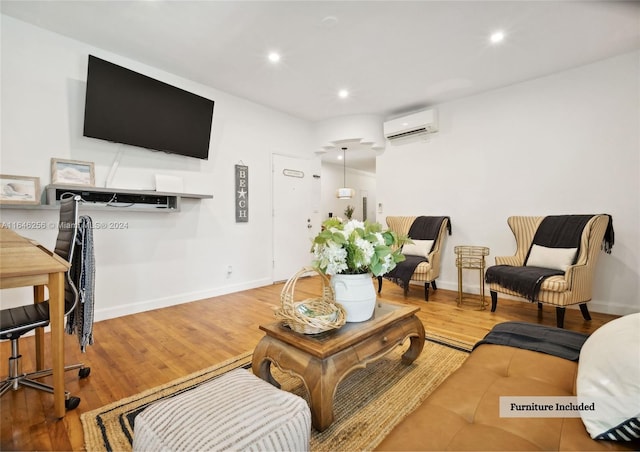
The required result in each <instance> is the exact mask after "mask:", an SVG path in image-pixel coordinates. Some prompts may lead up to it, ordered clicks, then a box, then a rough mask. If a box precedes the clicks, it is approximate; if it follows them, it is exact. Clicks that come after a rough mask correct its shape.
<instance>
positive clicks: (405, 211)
mask: <svg viewBox="0 0 640 452" xmlns="http://www.w3.org/2000/svg"><path fill="white" fill-rule="evenodd" d="M639 60H640V53H638V52H634V53H631V54H626V55H622V56H618V57H615V58H611V59H607V60H604V61H601V62H597V63H594V64H591V65H588V66H584V67H580V68H576V69H573V70H569V71H565V72H562V73H558V74H555V75H552V76H548V77H544V78H539V79H536V80H531V81H528V82H526V83H520V84H516V85H512V86H509V87H505V88H502V89H497V90H494V91H491V92H487V93H484V94H481V95H477V96H473V97H468V98H465V99H462V100H458V101H456V102H450V103H446V104H442V105H439V106H437V109H438V113H439V124H440V132H439V133H437V134H435V135H433V136H432V137H431V139H430V141H428V142H416V143H411V144H406V145H404V146H394V147H391V146H387V148H386V151H385V152H384V154H383V155H382V156H380V157H378V159H377V181H378V184H377V197H378V202H381V203H383V205H384V211H383V213H382V214H378V221H381V222H384V219H385V217H386V216H388V215H449V216H450V217H451V220H452V225H453V235H452V236H450V237H448V238H447V240H446V244H445V249H444V253H443V261H442V273H441V276H440V279H439V280H438V285H439V287H443V288H446V289H451V290H456V289H457V272H456V268H455V260H454V256H453V247H454V246H456V245H463V244H468V245H484V246H488V247H490V249H491V255H490V256H489V263H490V264H491V265H493V264H494V256H503V255H512V254H513V253H514V251H515V240H514V239H513V235H512V233H511V231H510V229H509V227H508V226H507V223H506V219H507V217H508V216H510V215H548V214H572V213H609V214H611V215H612V216H613V225H614V228H615V240H616V243H615V246H614V248H613V253H612V254H611V255H607V254H605V253H604V252H602V253H601V254H600V256H599V263H598V267H597V270H596V276H595V285H594V293H593V302H592V303H591V304H590V309H592V310H594V311H599V312H609V313H617V314H625V313H629V312H637V311H640V295H639V290H640V276H639V275H640V211H639V208H640V189H639V188H640V185H639V184H640V182H639V181H640V92H639V85H640V84H639V80H640V70H639V66H640V65H639ZM469 273H470V274H469V275H468V276H465V280H464V287H465V290H466V291H469V292H474V291H475V293H478V288H479V283H478V282H477V274H476V273H472V272H469ZM498 309H500V308H499V306H498Z"/></svg>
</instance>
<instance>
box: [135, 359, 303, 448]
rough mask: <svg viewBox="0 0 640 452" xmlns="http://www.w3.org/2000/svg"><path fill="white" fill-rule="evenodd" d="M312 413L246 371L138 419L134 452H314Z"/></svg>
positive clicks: (166, 402) (150, 409)
mask: <svg viewBox="0 0 640 452" xmlns="http://www.w3.org/2000/svg"><path fill="white" fill-rule="evenodd" d="M310 437H311V410H310V409H309V406H308V405H307V402H306V401H305V400H304V399H303V398H301V397H298V396H297V395H295V394H291V393H289V392H285V391H282V390H280V389H277V388H275V387H274V386H272V385H271V384H269V383H267V382H265V381H263V380H261V379H260V378H258V377H256V376H255V375H253V374H252V373H251V372H250V371H248V370H245V369H235V370H233V371H230V372H227V373H226V374H224V375H222V376H220V377H218V378H216V379H215V380H213V381H210V382H208V383H204V384H201V385H200V386H198V387H197V388H194V389H191V390H189V391H187V392H185V393H183V394H180V395H177V396H175V397H172V398H170V399H167V400H163V401H160V402H157V403H154V404H152V405H151V406H150V407H148V408H147V409H145V410H144V411H143V412H142V413H140V414H139V415H138V416H136V418H135V426H134V437H133V450H134V451H160V450H162V451H175V450H185V451H196V450H197V451H203V450H260V451H284V450H290V451H308V450H309V440H310Z"/></svg>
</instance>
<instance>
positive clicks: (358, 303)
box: [331, 273, 376, 322]
mask: <svg viewBox="0 0 640 452" xmlns="http://www.w3.org/2000/svg"><path fill="white" fill-rule="evenodd" d="M331 287H332V288H333V291H334V292H335V296H336V301H337V302H338V303H340V304H341V305H342V306H344V309H345V311H347V322H364V321H365V320H369V319H370V318H371V316H373V310H374V309H375V307H376V290H375V289H374V287H373V280H372V279H371V275H370V274H369V273H364V274H360V275H333V276H332V277H331Z"/></svg>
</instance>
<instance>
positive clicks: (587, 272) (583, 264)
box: [487, 215, 613, 328]
mask: <svg viewBox="0 0 640 452" xmlns="http://www.w3.org/2000/svg"><path fill="white" fill-rule="evenodd" d="M545 218H546V217H543V216H512V217H509V218H508V219H507V223H508V224H509V227H510V228H511V231H512V232H513V235H514V236H515V239H516V246H517V248H516V253H515V255H513V256H498V257H496V258H495V262H496V266H500V265H504V266H514V267H523V266H526V265H528V266H537V267H552V265H556V264H551V263H548V262H549V260H554V259H558V257H552V256H549V255H546V256H539V255H538V256H536V259H537V263H535V262H533V258H534V255H533V251H534V250H533V248H534V247H536V245H532V243H533V241H534V237H535V236H536V231H537V230H538V227H539V226H540V224H541V223H542V221H543V220H544V219H545ZM576 240H579V246H578V249H577V250H576V251H575V252H574V257H573V258H572V259H569V260H567V259H566V258H565V259H564V261H565V262H564V263H563V264H560V267H562V268H564V271H559V272H558V273H560V274H555V275H551V276H548V277H546V278H544V279H543V280H542V283H541V284H540V285H539V290H538V292H537V294H536V295H535V297H534V299H530V300H529V301H532V302H533V301H535V302H537V303H538V309H540V310H542V305H543V303H546V304H550V305H552V306H555V307H556V326H557V327H558V328H563V326H564V316H565V308H566V307H567V306H571V305H576V304H577V305H579V306H580V311H581V312H582V316H583V317H584V319H585V320H591V316H590V314H589V310H588V308H587V304H586V303H587V302H588V301H590V300H591V297H592V288H593V279H594V278H593V276H594V272H595V269H596V263H597V261H598V256H599V254H600V250H601V249H602V248H603V247H604V249H605V251H606V252H610V248H611V246H612V245H613V227H612V225H611V217H610V216H609V215H593V216H592V217H591V219H589V220H588V221H587V222H586V224H585V225H584V229H583V230H582V233H581V235H580V236H579V238H576ZM556 249H558V250H560V249H559V248H556ZM545 259H546V261H545ZM560 259H562V258H560ZM491 271H492V269H491V267H489V268H488V269H487V283H489V289H490V292H491V312H495V310H496V307H497V303H498V292H500V293H503V294H508V295H512V296H516V297H521V298H527V297H525V296H524V295H523V294H522V292H517V291H515V290H512V289H510V288H507V287H505V286H504V285H501V284H500V283H497V282H495V281H493V282H492V281H491V277H490V273H491Z"/></svg>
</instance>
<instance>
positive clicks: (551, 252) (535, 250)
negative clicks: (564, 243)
mask: <svg viewBox="0 0 640 452" xmlns="http://www.w3.org/2000/svg"><path fill="white" fill-rule="evenodd" d="M577 251H578V248H547V247H546V246H540V245H533V246H532V247H531V251H530V252H529V258H528V259H527V264H526V266H527V267H543V268H553V269H554V270H562V271H563V272H566V271H567V267H569V265H572V264H573V260H574V259H575V257H576V252H577Z"/></svg>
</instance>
